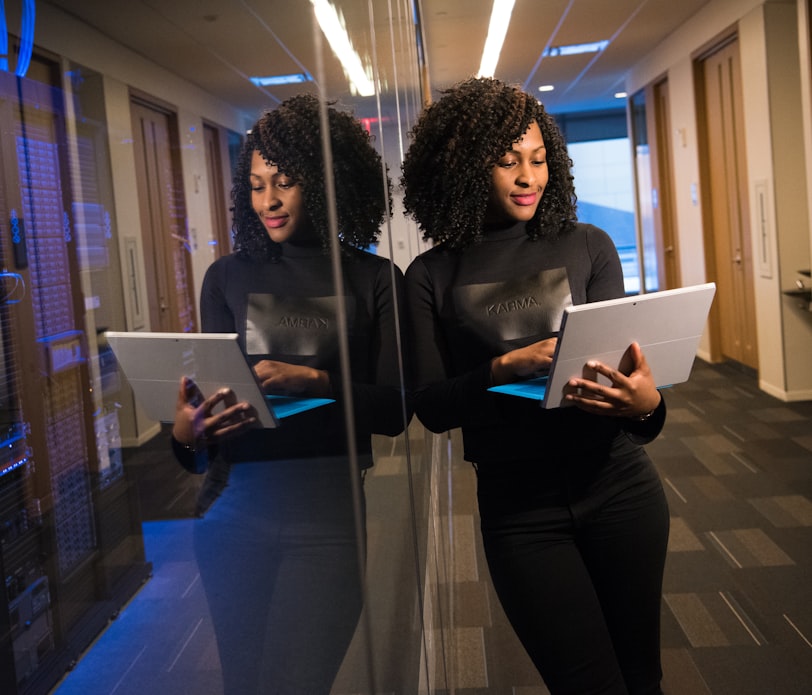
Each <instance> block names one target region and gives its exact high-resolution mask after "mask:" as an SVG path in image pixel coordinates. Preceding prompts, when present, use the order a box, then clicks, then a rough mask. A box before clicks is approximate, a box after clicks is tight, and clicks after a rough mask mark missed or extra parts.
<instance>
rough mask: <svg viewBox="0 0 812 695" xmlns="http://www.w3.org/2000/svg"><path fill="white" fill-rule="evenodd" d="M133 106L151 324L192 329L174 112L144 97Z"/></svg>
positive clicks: (191, 295) (187, 248)
mask: <svg viewBox="0 0 812 695" xmlns="http://www.w3.org/2000/svg"><path fill="white" fill-rule="evenodd" d="M131 111H132V121H133V141H134V148H135V164H136V176H137V185H138V205H139V210H140V214H141V227H142V228H141V241H142V244H143V249H144V270H145V274H146V284H147V290H146V291H147V303H148V306H149V319H150V329H151V330H153V331H171V332H188V331H194V330H196V326H197V320H196V311H195V298H194V287H193V283H192V268H191V258H190V246H189V238H188V233H187V228H186V205H185V202H184V196H183V188H182V186H181V183H180V181H181V178H180V175H179V172H180V167H179V164H178V162H177V159H176V153H177V151H178V149H177V147H176V146H175V141H174V138H173V133H174V132H175V131H176V128H175V127H174V117H173V116H172V114H170V113H168V112H166V111H164V110H162V109H160V108H159V107H155V106H153V105H151V104H148V103H145V102H143V101H141V100H140V99H133V101H132V103H131Z"/></svg>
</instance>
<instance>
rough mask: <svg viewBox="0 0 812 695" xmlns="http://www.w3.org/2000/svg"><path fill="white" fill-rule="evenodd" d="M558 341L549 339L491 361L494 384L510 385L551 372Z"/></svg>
mask: <svg viewBox="0 0 812 695" xmlns="http://www.w3.org/2000/svg"><path fill="white" fill-rule="evenodd" d="M557 341H558V338H547V339H546V340H540V341H538V342H537V343H532V344H531V345H528V346H527V347H523V348H518V349H516V350H511V351H510V352H506V353H505V354H504V355H500V356H499V357H495V358H494V359H493V360H492V361H491V382H492V384H493V385H494V386H499V385H500V384H509V383H510V382H512V381H516V380H517V379H524V378H526V377H532V376H540V375H541V374H543V373H545V372H547V371H549V369H550V365H551V364H552V361H553V354H554V353H555V345H556V342H557Z"/></svg>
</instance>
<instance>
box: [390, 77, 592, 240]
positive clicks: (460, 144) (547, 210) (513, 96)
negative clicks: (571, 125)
mask: <svg viewBox="0 0 812 695" xmlns="http://www.w3.org/2000/svg"><path fill="white" fill-rule="evenodd" d="M533 121H535V122H536V123H538V126H539V128H540V130H541V135H542V137H543V139H544V145H545V147H546V148H547V167H548V171H549V182H548V184H547V187H546V188H545V190H544V195H543V196H542V199H541V202H540V204H539V207H538V209H537V210H536V214H535V215H534V216H533V218H532V219H531V220H529V221H528V223H527V234H528V236H529V237H531V238H534V239H535V238H539V237H542V236H548V237H553V236H555V235H557V234H559V233H561V232H562V231H564V230H565V229H567V228H569V227H570V226H571V225H572V223H573V222H574V220H575V208H576V201H577V199H576V196H575V186H574V183H573V176H572V172H571V169H572V160H571V159H570V156H569V153H568V152H567V145H566V143H565V141H564V136H563V135H562V133H561V130H560V129H559V127H558V125H557V124H556V122H555V120H553V117H552V116H551V115H550V114H549V113H547V111H546V110H545V109H544V106H543V105H542V104H541V103H540V102H539V101H538V100H537V99H536V98H535V97H533V96H531V95H530V94H528V93H526V92H524V91H523V90H522V89H521V88H519V87H517V86H513V85H509V84H506V83H504V82H502V81H500V80H496V79H493V78H470V79H467V80H464V81H462V82H459V83H458V84H456V85H455V86H453V87H451V88H449V89H446V90H443V91H442V92H441V98H440V99H439V100H438V101H436V102H434V103H433V104H431V105H430V106H428V107H427V108H426V109H424V111H423V113H422V114H421V115H420V117H419V118H418V121H417V123H416V124H415V126H414V127H413V128H412V130H411V131H410V133H409V134H410V137H411V139H412V142H411V145H410V146H409V149H408V151H407V153H406V157H405V159H404V161H403V165H402V178H401V181H402V183H403V186H404V200H403V203H404V207H405V209H406V214H407V215H409V216H410V217H412V218H414V219H415V220H416V221H417V223H418V226H419V227H420V229H421V230H422V231H423V238H424V239H425V240H427V241H428V240H431V241H433V242H435V243H444V244H445V245H446V247H450V248H463V247H465V246H468V245H469V244H471V243H473V242H475V241H477V240H479V239H481V238H482V234H483V225H484V219H485V209H486V206H487V203H488V194H489V191H490V187H491V170H492V168H493V166H494V165H495V164H496V163H497V161H498V160H499V158H500V157H502V156H503V155H504V153H505V152H506V151H507V150H508V149H510V147H511V145H512V144H513V143H515V142H517V141H518V140H519V139H520V138H521V137H522V136H523V135H524V133H525V132H526V131H527V129H528V128H529V127H530V124H531V123H533Z"/></svg>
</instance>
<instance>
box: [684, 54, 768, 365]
mask: <svg viewBox="0 0 812 695" xmlns="http://www.w3.org/2000/svg"><path fill="white" fill-rule="evenodd" d="M699 67H700V69H699V72H698V76H699V77H700V78H701V81H702V91H701V93H700V98H701V99H702V103H701V104H700V119H699V120H700V124H702V131H703V133H704V138H703V141H704V142H703V145H704V146H703V148H702V149H703V150H704V157H705V158H704V160H703V164H702V170H703V179H704V180H703V187H702V188H703V195H704V210H703V214H704V221H705V245H706V255H707V258H708V274H709V275H710V276H711V279H713V280H715V281H716V284H717V294H716V311H715V312H714V317H715V320H716V323H717V326H716V330H715V331H714V333H715V335H716V337H717V338H718V346H719V348H718V352H720V353H721V357H723V358H728V359H732V360H735V361H737V362H740V363H741V364H744V365H746V366H748V367H752V368H753V369H757V368H758V353H757V344H756V316H755V297H754V289H753V256H752V250H751V245H750V228H749V216H748V190H747V166H746V161H745V148H744V142H743V139H744V130H743V109H742V95H741V67H740V61H739V47H738V41H736V40H735V39H734V40H731V41H729V42H727V43H726V44H724V45H723V46H721V47H720V48H718V49H717V50H715V51H714V52H713V53H712V54H710V55H707V56H705V57H704V58H703V59H702V60H701V62H700V66H699ZM714 352H717V350H714Z"/></svg>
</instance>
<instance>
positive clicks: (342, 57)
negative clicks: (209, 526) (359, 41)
mask: <svg viewBox="0 0 812 695" xmlns="http://www.w3.org/2000/svg"><path fill="white" fill-rule="evenodd" d="M310 1H311V2H312V3H313V9H314V10H315V12H316V20H318V23H319V26H320V27H321V30H322V32H323V33H324V36H325V37H326V38H327V42H328V43H329V44H330V48H332V49H333V53H335V55H336V58H338V60H339V61H340V62H341V65H342V66H343V67H344V72H345V73H346V74H347V77H348V78H349V80H350V83H351V87H352V88H354V89H355V91H356V92H357V93H358V94H359V95H360V96H362V97H369V96H372V95H373V94H375V85H374V84H373V83H372V80H371V79H370V78H369V76H368V75H367V71H366V70H365V69H364V66H363V64H362V63H361V58H360V57H359V55H358V54H357V53H356V52H355V49H353V47H352V44H351V43H350V37H349V36H347V31H346V29H345V28H344V26H343V22H342V21H341V19H340V18H339V16H338V12H337V11H336V9H335V7H333V6H332V5H331V4H330V3H329V2H327V0H310Z"/></svg>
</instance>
